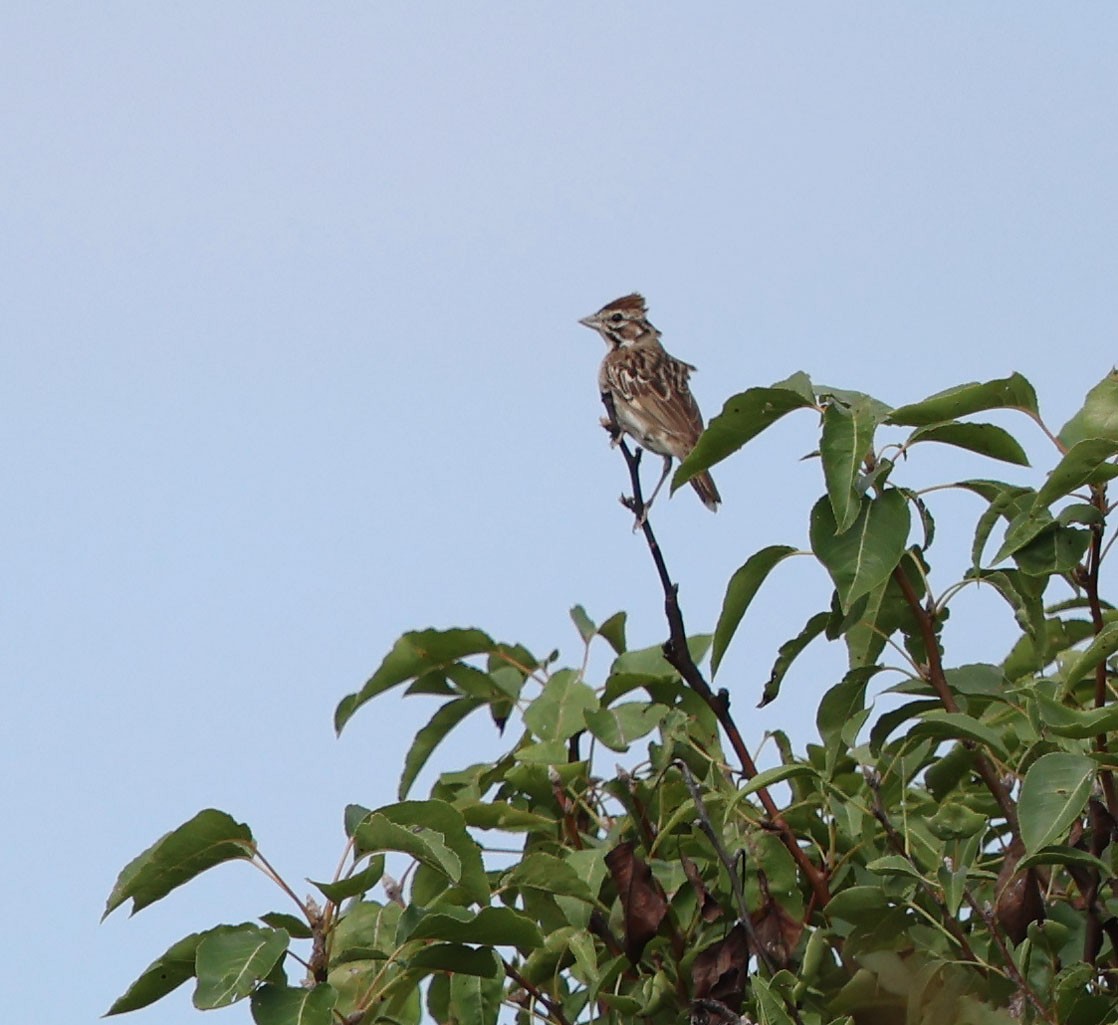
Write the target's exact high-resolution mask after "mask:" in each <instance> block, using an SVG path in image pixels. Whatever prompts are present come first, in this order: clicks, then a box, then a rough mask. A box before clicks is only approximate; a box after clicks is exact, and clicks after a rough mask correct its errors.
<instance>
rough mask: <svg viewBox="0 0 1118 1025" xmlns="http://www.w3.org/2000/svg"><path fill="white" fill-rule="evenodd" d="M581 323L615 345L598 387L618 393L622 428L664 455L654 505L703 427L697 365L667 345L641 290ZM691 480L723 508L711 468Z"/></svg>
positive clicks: (706, 499) (710, 504)
mask: <svg viewBox="0 0 1118 1025" xmlns="http://www.w3.org/2000/svg"><path fill="white" fill-rule="evenodd" d="M579 323H580V324H583V325H585V326H586V327H589V328H593V329H594V330H595V331H597V332H598V334H600V335H601V336H602V338H603V339H604V340H605V343H606V345H607V346H609V351H608V352H607V353H606V356H605V359H603V360H602V365H601V368H600V369H599V370H598V387H599V389H600V390H601V392H602V394H603V395H606V394H608V395H611V396H612V397H613V406H614V410H615V411H616V413H617V420H618V423H619V425H620V427H621V429H622V430H623V431H624V432H625V433H626V434H628V435H629V436H630V437H631V438H632V439H633V440H634V441H635V442H636V443H637V444H638V445H640V446H641V448H645V449H648V450H649V451H650V452H655V453H656V454H657V455H659V456H663V458H664V473H663V475H662V476H661V477H660V482H659V484H657V485H656V489H655V491H653V492H652V498H650V499H649V500H648V502H647V503H646V505H649V506H650V505H651V504H652V500H653V499H654V498H655V497H656V494H657V492H658V491H659V490H660V487H661V485H663V483H664V481H665V479H666V478H667V476H668V473H669V471H670V470H671V467H672V459H679V460H683V459H685V458H686V457H687V455H688V454H689V453H690V452H691V450H692V449H693V448H694V447H695V442H697V441H698V440H699V435H700V434H702V432H703V415H702V413H700V412H699V406H698V404H697V403H696V402H695V397H694V396H693V395H692V394H691V388H690V386H689V385H688V383H687V382H688V378H689V377H690V376H691V371H693V370H694V369H695V368H694V367H693V366H691V364H690V363H684V362H683V361H682V360H678V359H676V358H675V357H674V356H671V355H669V353H667V352H666V351H665V350H664V347H663V346H662V345H661V344H660V332H659V331H657V330H656V328H654V327H653V326H652V324H650V323H649V321H648V308H647V307H646V305H645V301H644V297H643V296H640V295H638V294H637V293H635V292H634V293H633V294H632V295H626V296H622V297H621V298H620V299H615V300H614V301H613V302H611V303H607V304H606V305H605V306H603V307H602V308H601V309H600V310H599V311H598V312H597V313H595V314H593V315H592V316H590V317H583V318H582V320H580V321H579ZM691 486H692V487H693V488H694V489H695V490H696V491H697V492H698V493H699V497H700V498H701V499H702V500H703V504H704V505H705V506H706V507H707V508H708V509H710V510H711V511H712V512H717V511H718V503H719V502H721V501H722V498H721V496H720V495H719V494H718V488H716V487H715V486H714V481H713V479H712V478H711V476H710V474H709V473H706V472H704V473H700V474H698V475H697V476H695V477H692V478H691Z"/></svg>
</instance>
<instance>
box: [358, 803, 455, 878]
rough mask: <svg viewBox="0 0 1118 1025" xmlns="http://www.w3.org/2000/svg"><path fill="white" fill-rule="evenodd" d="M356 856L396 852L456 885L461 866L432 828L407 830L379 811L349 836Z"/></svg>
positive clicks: (439, 835)
mask: <svg viewBox="0 0 1118 1025" xmlns="http://www.w3.org/2000/svg"><path fill="white" fill-rule="evenodd" d="M353 838H354V843H355V849H356V853H357V855H358V856H361V855H364V854H371V853H374V852H378V851H400V852H402V853H404V854H410V855H411V856H412V857H413V858H415V859H416V860H417V861H420V862H422V863H423V864H424V865H427V866H429V867H430V868H433V869H434V870H435V871H436V872H441V873H442V874H443V875H445V876H446V877H447V878H448V879H449V880H450V881H451V882H455V883H456V882H458V880H459V879H460V878H461V875H462V863H461V862H460V861H459V859H458V855H456V854H455V853H454V852H453V851H452V850H451V849H450V848H449V847H447V846H446V844H445V843H443V838H442V835H441V834H439V833H436V832H435V831H434V830H432V829H417V830H414V831H413V830H411V829H407V828H405V827H404V826H400V825H397V824H396V823H395V822H392V821H390V820H389V819H387V818H386V817H385V816H384V815H382V814H380V813H379V812H374V813H373V814H372V815H370V816H369V817H368V818H367V819H365V820H364V821H363V822H362V823H361V825H359V826H358V827H357V829H356V830H355V832H354V834H353Z"/></svg>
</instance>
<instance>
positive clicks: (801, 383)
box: [773, 370, 815, 405]
mask: <svg viewBox="0 0 1118 1025" xmlns="http://www.w3.org/2000/svg"><path fill="white" fill-rule="evenodd" d="M773 387H774V388H777V389H779V390H781V391H794V392H795V393H796V394H797V395H799V396H800V397H801V398H803V400H804V401H805V402H807V403H809V404H810V405H815V387H814V385H812V383H811V378H810V377H808V375H807V374H805V373H804V372H803V371H802V370H797V371H796V372H795V373H794V374H790V375H789V376H788V377H786V378H784V380H783V381H776V382H774V383H773Z"/></svg>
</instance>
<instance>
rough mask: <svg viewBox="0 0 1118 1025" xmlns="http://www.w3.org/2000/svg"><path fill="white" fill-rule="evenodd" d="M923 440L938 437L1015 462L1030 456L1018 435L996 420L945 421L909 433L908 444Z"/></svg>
mask: <svg viewBox="0 0 1118 1025" xmlns="http://www.w3.org/2000/svg"><path fill="white" fill-rule="evenodd" d="M921 441H937V442H939V443H940V444H943V445H953V446H955V447H956V448H963V449H966V450H967V451H968V452H977V453H978V454H979V455H983V456H989V457H990V458H991V459H1000V460H1001V461H1002V462H1003V463H1012V464H1013V465H1014V466H1028V465H1029V457H1028V456H1027V455H1026V454H1025V450H1024V449H1023V448H1022V447H1021V445H1020V443H1019V442H1018V441H1017V439H1016V438H1015V437H1014V436H1013V435H1012V434H1010V433H1009V431H1007V430H1004V429H1003V428H1001V427H998V426H996V425H995V424H976V423H944V424H931V425H929V426H927V427H920V428H917V429H916V430H915V431H913V432H912V434H910V435H909V437H908V440H907V441H906V442H905V448H911V447H912V446H913V445H915V444H917V443H918V442H921Z"/></svg>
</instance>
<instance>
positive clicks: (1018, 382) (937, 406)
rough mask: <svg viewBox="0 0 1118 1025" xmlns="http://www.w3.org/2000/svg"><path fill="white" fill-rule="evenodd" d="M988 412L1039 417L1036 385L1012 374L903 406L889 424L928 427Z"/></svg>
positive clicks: (957, 387) (957, 388)
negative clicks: (1017, 412) (1008, 411)
mask: <svg viewBox="0 0 1118 1025" xmlns="http://www.w3.org/2000/svg"><path fill="white" fill-rule="evenodd" d="M985 409H1020V410H1022V411H1023V412H1026V413H1032V414H1033V415H1038V414H1039V409H1038V407H1037V401H1036V392H1035V391H1034V390H1033V386H1032V385H1031V384H1029V382H1028V381H1027V380H1026V379H1025V378H1024V377H1022V376H1021V375H1020V374H1011V375H1010V376H1009V377H1005V378H1000V379H999V380H996V381H985V382H981V383H980V382H977V381H974V382H971V383H970V384H960V385H958V386H956V387H954V388H948V389H947V391H942V392H937V393H936V394H935V395H931V396H929V397H928V398H926V399H923V400H922V401H920V402H914V403H912V404H911V405H908V406H900V407H898V408H897V409H894V410H893V412H892V413H890V414H889V417H888V421H887V422H888V423H892V424H900V425H903V426H906V427H924V426H928V425H931V424H938V423H941V422H942V421H944V420H955V419H957V418H958V417H960V416H967V415H969V414H971V413H981V412H982V411H983V410H985Z"/></svg>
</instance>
